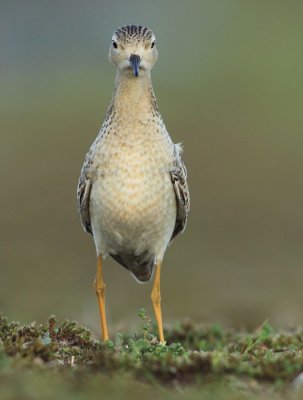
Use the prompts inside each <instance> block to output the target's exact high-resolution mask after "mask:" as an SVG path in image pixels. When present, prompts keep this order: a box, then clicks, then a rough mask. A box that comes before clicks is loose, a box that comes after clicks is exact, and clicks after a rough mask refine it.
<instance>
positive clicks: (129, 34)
mask: <svg viewBox="0 0 303 400" xmlns="http://www.w3.org/2000/svg"><path fill="white" fill-rule="evenodd" d="M113 40H119V41H120V42H121V43H123V44H125V45H129V44H136V43H140V42H141V43H142V42H151V41H153V40H155V35H154V34H153V32H152V31H151V30H150V29H149V28H147V27H146V26H142V25H125V26H122V27H120V28H118V29H117V30H116V31H115V33H114V35H113Z"/></svg>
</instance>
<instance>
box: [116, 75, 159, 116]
mask: <svg viewBox="0 0 303 400" xmlns="http://www.w3.org/2000/svg"><path fill="white" fill-rule="evenodd" d="M110 109H112V110H114V111H116V113H118V114H119V115H120V116H123V115H125V114H126V115H128V117H129V116H132V117H134V118H136V117H138V116H140V115H144V114H145V115H147V114H151V115H152V114H155V113H157V112H158V106H157V102H156V98H155V95H154V91H153V86H152V81H151V76H150V72H147V71H144V72H143V73H141V75H140V74H139V76H138V77H135V76H134V75H133V74H131V73H120V72H118V73H117V76H116V81H115V89H114V93H113V98H112V102H111V107H110Z"/></svg>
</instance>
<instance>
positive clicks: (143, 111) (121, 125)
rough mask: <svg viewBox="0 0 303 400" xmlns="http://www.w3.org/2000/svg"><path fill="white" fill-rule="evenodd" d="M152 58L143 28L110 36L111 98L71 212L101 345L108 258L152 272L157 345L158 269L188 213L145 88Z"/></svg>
mask: <svg viewBox="0 0 303 400" xmlns="http://www.w3.org/2000/svg"><path fill="white" fill-rule="evenodd" d="M157 58H158V52H157V48H156V44H155V36H154V34H153V32H152V31H151V30H150V29H148V28H146V27H144V26H140V25H127V26H123V27H121V28H119V29H117V30H116V31H115V33H114V34H113V37H112V43H111V46H110V50H109V60H110V61H111V62H112V63H113V64H114V65H115V66H116V68H117V74H116V81H115V88H114V93H113V97H112V101H111V103H110V106H109V108H108V111H107V114H106V116H105V120H104V122H103V125H102V127H101V129H100V132H99V134H98V136H97V138H96V140H95V141H94V143H93V144H92V146H91V148H90V150H89V152H88V153H87V155H86V158H85V161H84V164H83V167H82V170H81V175H80V179H79V185H78V193H77V194H78V209H79V213H80V216H81V221H82V224H83V227H84V229H85V231H87V232H89V233H91V234H92V235H93V238H94V242H95V246H96V252H97V273H96V279H95V289H96V294H97V299H98V304H99V311H100V317H101V330H102V337H103V340H108V337H109V336H108V329H107V322H106V315H105V284H104V280H103V276H102V260H103V258H105V257H106V256H107V255H111V256H112V257H113V258H114V259H115V260H116V261H117V262H118V263H120V264H121V265H123V266H124V267H125V268H127V269H128V270H129V271H130V272H131V273H132V274H133V276H134V277H135V278H136V279H137V280H138V281H139V282H147V281H149V280H150V279H151V277H152V275H153V270H154V268H155V279H154V284H153V289H152V294H151V299H152V303H153V307H154V312H155V317H156V321H157V325H158V332H159V339H160V342H164V336H163V327H162V312H161V304H160V301H161V296H160V269H161V263H162V260H163V256H164V253H165V250H166V248H167V246H168V245H169V243H170V242H171V241H172V240H173V238H174V237H175V236H176V235H177V234H178V233H179V232H182V231H183V230H184V228H185V225H186V221H187V216H188V212H189V193H188V187H187V181H186V176H187V174H186V169H185V166H184V163H183V160H182V155H181V153H182V150H181V146H180V145H179V144H174V143H173V142H172V140H171V138H170V136H169V134H168V132H167V130H166V127H165V125H164V123H163V119H162V117H161V115H160V113H159V110H158V106H157V102H156V98H155V95H154V92H153V88H152V82H151V74H150V71H151V69H152V67H153V65H154V64H155V62H156V61H157Z"/></svg>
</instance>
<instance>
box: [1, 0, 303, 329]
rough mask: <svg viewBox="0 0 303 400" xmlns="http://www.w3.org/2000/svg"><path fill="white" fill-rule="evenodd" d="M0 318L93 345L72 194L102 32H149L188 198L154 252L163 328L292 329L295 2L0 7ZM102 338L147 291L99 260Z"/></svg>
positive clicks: (85, 259) (298, 210)
mask: <svg viewBox="0 0 303 400" xmlns="http://www.w3.org/2000/svg"><path fill="white" fill-rule="evenodd" d="M0 11H1V12H0V92H1V95H0V128H1V131H0V132H1V136H0V140H1V141H0V145H1V147H0V148H1V158H0V165H1V168H0V174H1V197H0V201H1V204H0V208H1V213H0V218H1V225H0V226H1V228H0V235H1V238H0V272H1V275H0V309H1V311H3V312H4V313H5V314H6V315H7V316H8V317H9V318H13V319H19V320H21V321H23V322H26V321H29V320H37V321H39V322H40V321H44V320H46V319H47V317H48V316H49V315H50V314H51V313H55V314H56V316H57V317H59V318H69V319H77V320H79V321H80V322H82V323H85V324H87V325H88V326H89V327H90V328H92V329H93V330H94V332H96V333H98V329H99V315H98V310H97V304H96V299H95V295H94V292H93V290H92V282H93V279H94V275H95V267H96V259H95V249H94V245H93V241H92V238H91V237H90V236H89V235H87V234H85V233H84V232H83V230H82V227H81V224H80V220H79V217H78V214H77V210H76V186H77V180H78V176H79V172H80V168H81V165H82V162H83V159H84V155H85V153H86V151H87V150H88V148H89V146H90V144H91V143H92V141H93V139H94V138H95V136H96V134H97V132H98V130H99V128H100V126H101V123H102V120H103V118H104V115H105V112H106V109H107V106H108V104H109V101H110V98H111V94H112V90H113V81H114V76H115V71H114V68H113V66H111V65H110V64H109V62H108V60H107V53H108V48H109V45H110V42H111V35H112V33H113V31H114V30H115V28H116V27H118V26H121V25H124V24H129V23H136V24H145V25H147V26H149V27H150V28H152V29H153V31H154V32H155V34H156V36H157V47H158V51H159V61H158V63H157V65H156V66H155V68H154V70H153V83H154V88H155V92H156V95H157V99H158V102H159V107H160V110H161V113H162V115H163V117H164V120H165V123H166V125H167V128H168V130H169V132H170V133H171V136H172V138H173V140H174V141H175V142H179V141H182V142H183V144H184V148H185V160H186V164H187V167H188V174H189V185H190V191H191V214H190V219H189V223H188V226H187V230H186V232H185V233H184V234H183V235H181V236H180V237H178V239H177V240H176V241H175V242H174V243H173V244H172V245H171V246H170V248H169V249H168V251H167V253H166V257H165V260H164V265H163V274H162V282H161V283H162V301H163V313H164V321H165V324H169V323H172V322H173V321H175V320H178V319H181V320H182V319H184V318H190V319H192V320H193V321H195V322H202V323H213V322H218V323H223V324H225V325H231V326H235V327H254V326H256V325H258V324H260V323H262V322H263V321H264V320H265V319H266V318H269V322H270V323H272V324H274V325H276V326H288V325H292V324H299V323H302V322H303V311H302V308H303V290H302V283H303V266H302V256H303V249H302V233H303V212H302V203H303V186H302V170H303V157H302V150H303V138H302V128H303V116H302V104H303V102H302V89H303V79H302V71H303V51H302V34H303V28H302V12H303V3H301V2H274V1H267V2H261V1H254V2H250V1H240V0H238V1H233V0H227V1H226V0H224V1H223V0H222V1H216V2H214V1H211V0H208V1H205V0H203V1H194V0H188V1H186V2H184V1H177V0H170V1H163V0H161V1H160V0H154V1H153V2H142V1H138V0H134V1H130V0H126V1H122V0H120V1H114V2H105V1H101V0H99V1H96V0H95V1H93V0H88V1H76V0H75V1H67V0H64V1H58V0H53V1H43V0H40V1H38V0H36V1H30V0H27V1H14V0H12V1H4V0H1V1H0ZM104 268H105V279H106V283H107V311H108V319H109V323H110V328H111V331H113V330H114V331H116V330H121V329H125V330H132V329H134V327H135V326H136V325H137V324H138V317H137V311H138V309H139V308H140V307H144V308H145V309H146V310H147V312H148V313H149V314H150V315H152V307H151V303H150V292H151V284H147V285H139V284H137V283H136V282H135V281H134V279H133V278H132V277H131V275H130V274H129V273H128V272H127V271H126V270H125V269H124V268H122V267H121V266H120V265H118V264H116V263H115V262H114V261H112V260H108V261H107V262H106V264H105V267H104Z"/></svg>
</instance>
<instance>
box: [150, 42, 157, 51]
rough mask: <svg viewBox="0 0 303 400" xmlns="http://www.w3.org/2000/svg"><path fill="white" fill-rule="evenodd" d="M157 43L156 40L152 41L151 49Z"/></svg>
mask: <svg viewBox="0 0 303 400" xmlns="http://www.w3.org/2000/svg"><path fill="white" fill-rule="evenodd" d="M155 43H156V42H155V41H153V42H152V44H151V46H150V47H151V49H152V48H153V47H154V45H155Z"/></svg>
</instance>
